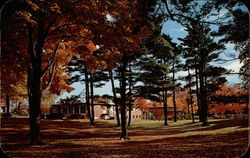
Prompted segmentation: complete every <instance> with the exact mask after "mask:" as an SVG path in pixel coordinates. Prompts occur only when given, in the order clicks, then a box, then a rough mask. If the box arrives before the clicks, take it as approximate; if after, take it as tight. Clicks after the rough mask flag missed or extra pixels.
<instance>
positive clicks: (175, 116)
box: [172, 59, 177, 122]
mask: <svg viewBox="0 0 250 158" xmlns="http://www.w3.org/2000/svg"><path fill="white" fill-rule="evenodd" d="M174 62H175V61H174V59H173V67H172V73H173V76H172V77H173V80H172V82H173V86H174V89H173V105H174V122H177V112H176V100H175V63H174Z"/></svg>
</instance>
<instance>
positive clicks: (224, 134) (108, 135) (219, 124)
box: [1, 118, 249, 158]
mask: <svg viewBox="0 0 250 158" xmlns="http://www.w3.org/2000/svg"><path fill="white" fill-rule="evenodd" d="M209 122H210V126H208V127H201V123H198V122H197V123H191V120H183V121H178V122H175V123H174V122H171V121H169V126H163V121H133V122H132V126H131V127H129V129H128V132H129V136H130V138H131V139H130V140H119V136H120V128H119V127H116V125H115V121H114V120H109V121H106V120H105V121H104V120H98V121H96V125H95V126H90V125H89V123H88V120H41V134H42V141H43V142H44V145H41V146H28V145H27V144H28V142H29V136H28V132H29V121H28V119H25V118H9V119H4V118H2V119H1V146H2V148H3V150H4V151H5V153H6V154H7V155H8V156H10V157H13V158H14V157H20V158H23V157H24V158H33V157H34V158H57V157H58V158H81V157H83V158H85V157H86V158H95V157H96V158H117V157H134V158H158V157H162V158H171V157H173V158H195V157H213V158H216V157H218V158H225V157H232V158H235V157H240V156H241V155H242V154H243V153H244V152H245V151H246V150H247V146H248V138H249V136H248V131H249V127H248V120H243V119H235V120H209Z"/></svg>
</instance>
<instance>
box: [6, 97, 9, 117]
mask: <svg viewBox="0 0 250 158" xmlns="http://www.w3.org/2000/svg"><path fill="white" fill-rule="evenodd" d="M6 115H7V117H10V95H9V94H6Z"/></svg>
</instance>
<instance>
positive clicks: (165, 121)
mask: <svg viewBox="0 0 250 158" xmlns="http://www.w3.org/2000/svg"><path fill="white" fill-rule="evenodd" d="M167 98H168V96H167V91H165V92H164V94H163V108H164V125H165V126H168V100H167Z"/></svg>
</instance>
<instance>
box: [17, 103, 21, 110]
mask: <svg viewBox="0 0 250 158" xmlns="http://www.w3.org/2000/svg"><path fill="white" fill-rule="evenodd" d="M20 106H21V102H20V101H19V102H18V104H17V111H19V110H20Z"/></svg>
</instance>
